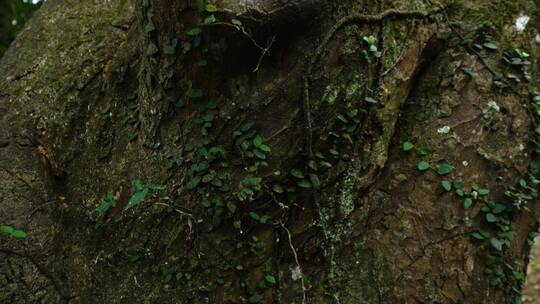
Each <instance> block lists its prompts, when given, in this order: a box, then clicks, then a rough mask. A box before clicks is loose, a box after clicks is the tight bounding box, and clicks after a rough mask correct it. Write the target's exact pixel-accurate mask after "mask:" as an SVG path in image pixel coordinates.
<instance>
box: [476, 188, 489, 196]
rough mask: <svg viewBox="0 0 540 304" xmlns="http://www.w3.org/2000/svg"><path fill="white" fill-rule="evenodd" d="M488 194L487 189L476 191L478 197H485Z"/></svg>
mask: <svg viewBox="0 0 540 304" xmlns="http://www.w3.org/2000/svg"><path fill="white" fill-rule="evenodd" d="M488 194H489V189H478V195H480V196H485V195H488Z"/></svg>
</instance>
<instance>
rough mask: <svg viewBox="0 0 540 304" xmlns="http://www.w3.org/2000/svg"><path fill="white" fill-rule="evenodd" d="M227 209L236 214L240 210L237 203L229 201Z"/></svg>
mask: <svg viewBox="0 0 540 304" xmlns="http://www.w3.org/2000/svg"><path fill="white" fill-rule="evenodd" d="M227 209H229V212H231V213H233V214H234V213H235V212H236V210H237V209H238V208H237V207H236V203H235V202H233V201H229V202H228V203H227Z"/></svg>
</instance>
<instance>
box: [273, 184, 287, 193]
mask: <svg viewBox="0 0 540 304" xmlns="http://www.w3.org/2000/svg"><path fill="white" fill-rule="evenodd" d="M272 190H274V192H275V193H280V194H281V193H284V192H285V190H284V189H283V187H282V186H281V185H278V184H275V185H274V186H272Z"/></svg>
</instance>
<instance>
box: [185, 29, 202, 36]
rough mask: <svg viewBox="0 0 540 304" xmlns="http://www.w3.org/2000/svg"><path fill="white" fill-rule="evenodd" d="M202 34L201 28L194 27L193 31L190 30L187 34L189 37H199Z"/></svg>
mask: <svg viewBox="0 0 540 304" xmlns="http://www.w3.org/2000/svg"><path fill="white" fill-rule="evenodd" d="M201 33H202V29H201V28H200V27H194V28H192V29H190V30H189V31H188V32H187V34H188V35H189V36H198V35H200V34H201Z"/></svg>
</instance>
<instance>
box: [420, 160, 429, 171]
mask: <svg viewBox="0 0 540 304" xmlns="http://www.w3.org/2000/svg"><path fill="white" fill-rule="evenodd" d="M417 167H418V170H420V171H426V170H427V169H429V163H428V162H425V161H421V162H419V163H418V165H417Z"/></svg>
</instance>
